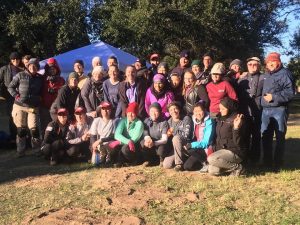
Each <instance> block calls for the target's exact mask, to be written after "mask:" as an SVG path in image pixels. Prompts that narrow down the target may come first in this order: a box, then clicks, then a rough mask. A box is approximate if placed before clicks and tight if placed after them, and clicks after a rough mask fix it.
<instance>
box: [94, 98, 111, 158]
mask: <svg viewBox="0 0 300 225" xmlns="http://www.w3.org/2000/svg"><path fill="white" fill-rule="evenodd" d="M99 108H100V117H97V118H95V119H94V121H93V123H92V126H91V129H90V135H91V138H90V147H91V150H92V152H94V151H100V163H101V164H103V163H105V164H109V163H110V156H109V155H108V154H107V151H106V147H105V145H107V144H108V142H109V141H112V140H113V138H114V132H115V128H116V121H115V120H114V119H113V116H112V109H113V107H112V104H111V103H109V102H101V103H100V105H99Z"/></svg>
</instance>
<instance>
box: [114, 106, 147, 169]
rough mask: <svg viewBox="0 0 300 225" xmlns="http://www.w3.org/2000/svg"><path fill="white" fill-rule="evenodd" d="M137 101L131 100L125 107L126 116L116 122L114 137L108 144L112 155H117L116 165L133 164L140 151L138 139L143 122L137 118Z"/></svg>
mask: <svg viewBox="0 0 300 225" xmlns="http://www.w3.org/2000/svg"><path fill="white" fill-rule="evenodd" d="M138 107H139V105H138V103H136V102H131V103H129V104H128V107H127V109H126V117H125V118H123V119H121V120H120V122H119V123H118V126H117V129H116V132H115V135H114V139H115V141H112V142H110V143H109V144H108V151H109V154H111V156H112V157H115V156H116V157H117V160H118V163H117V165H116V166H119V165H122V164H123V163H127V162H128V163H132V164H135V163H136V162H137V160H138V158H137V156H138V154H139V151H140V143H139V141H140V139H141V137H142V134H143V131H144V125H143V122H142V121H141V120H140V119H138V118H137V115H138Z"/></svg>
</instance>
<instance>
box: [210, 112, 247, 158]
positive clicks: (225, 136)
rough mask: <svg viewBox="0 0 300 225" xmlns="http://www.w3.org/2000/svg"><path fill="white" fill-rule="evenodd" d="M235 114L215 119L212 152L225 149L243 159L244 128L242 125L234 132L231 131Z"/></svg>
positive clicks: (233, 130) (244, 149)
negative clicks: (214, 138)
mask: <svg viewBox="0 0 300 225" xmlns="http://www.w3.org/2000/svg"><path fill="white" fill-rule="evenodd" d="M236 116H237V114H235V113H233V114H232V115H231V116H229V117H227V118H226V119H225V118H224V119H222V118H221V117H218V118H217V125H216V143H215V146H214V150H215V151H218V150H220V149H227V150H229V151H232V152H233V153H235V154H237V155H238V156H239V157H240V158H242V159H243V158H244V157H245V153H246V148H245V140H244V139H245V128H244V127H243V125H242V126H241V127H240V128H239V129H237V130H235V129H233V121H234V119H235V117H236Z"/></svg>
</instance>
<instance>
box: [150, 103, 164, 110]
mask: <svg viewBox="0 0 300 225" xmlns="http://www.w3.org/2000/svg"><path fill="white" fill-rule="evenodd" d="M151 108H156V109H157V110H158V111H160V112H161V111H162V109H161V105H160V104H159V103H158V102H153V103H152V104H151V105H150V107H149V110H150V109H151Z"/></svg>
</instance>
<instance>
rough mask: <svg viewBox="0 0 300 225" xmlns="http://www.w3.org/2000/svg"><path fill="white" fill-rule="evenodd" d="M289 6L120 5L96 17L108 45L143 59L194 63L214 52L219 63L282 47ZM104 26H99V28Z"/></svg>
mask: <svg viewBox="0 0 300 225" xmlns="http://www.w3.org/2000/svg"><path fill="white" fill-rule="evenodd" d="M282 3H283V1H280V0H276V1H268V0H260V1H247V0H243V1H238V0H219V1H216V0H205V1H204V0H186V1H176V0H169V1H162V0H161V1H159V0H156V1H153V0H139V1H117V0H111V1H107V2H105V3H104V4H101V5H98V6H96V7H95V8H94V9H93V12H92V13H91V18H93V19H92V23H93V24H94V25H93V26H96V27H98V28H99V29H98V35H99V36H100V37H101V39H102V40H104V41H106V42H109V43H112V44H114V45H117V46H118V47H121V46H122V47H123V48H124V47H125V48H126V50H128V51H130V52H132V53H133V54H136V55H138V56H145V55H147V54H149V53H150V52H153V51H157V52H160V53H162V54H164V55H171V56H173V57H174V56H177V54H178V53H179V51H180V50H182V49H190V50H191V51H192V52H193V53H194V57H199V56H200V55H202V54H203V53H204V52H207V51H212V52H213V53H214V54H215V56H216V58H217V59H220V60H223V59H225V58H242V59H244V58H246V57H248V56H253V55H261V54H262V53H263V47H264V46H265V44H271V45H277V46H278V45H281V42H280V40H279V38H278V35H279V34H280V33H281V32H283V31H284V30H285V26H286V24H285V21H280V20H278V18H277V16H276V13H277V12H278V10H279V9H280V7H281V4H282ZM97 24H98V25H97Z"/></svg>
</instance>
